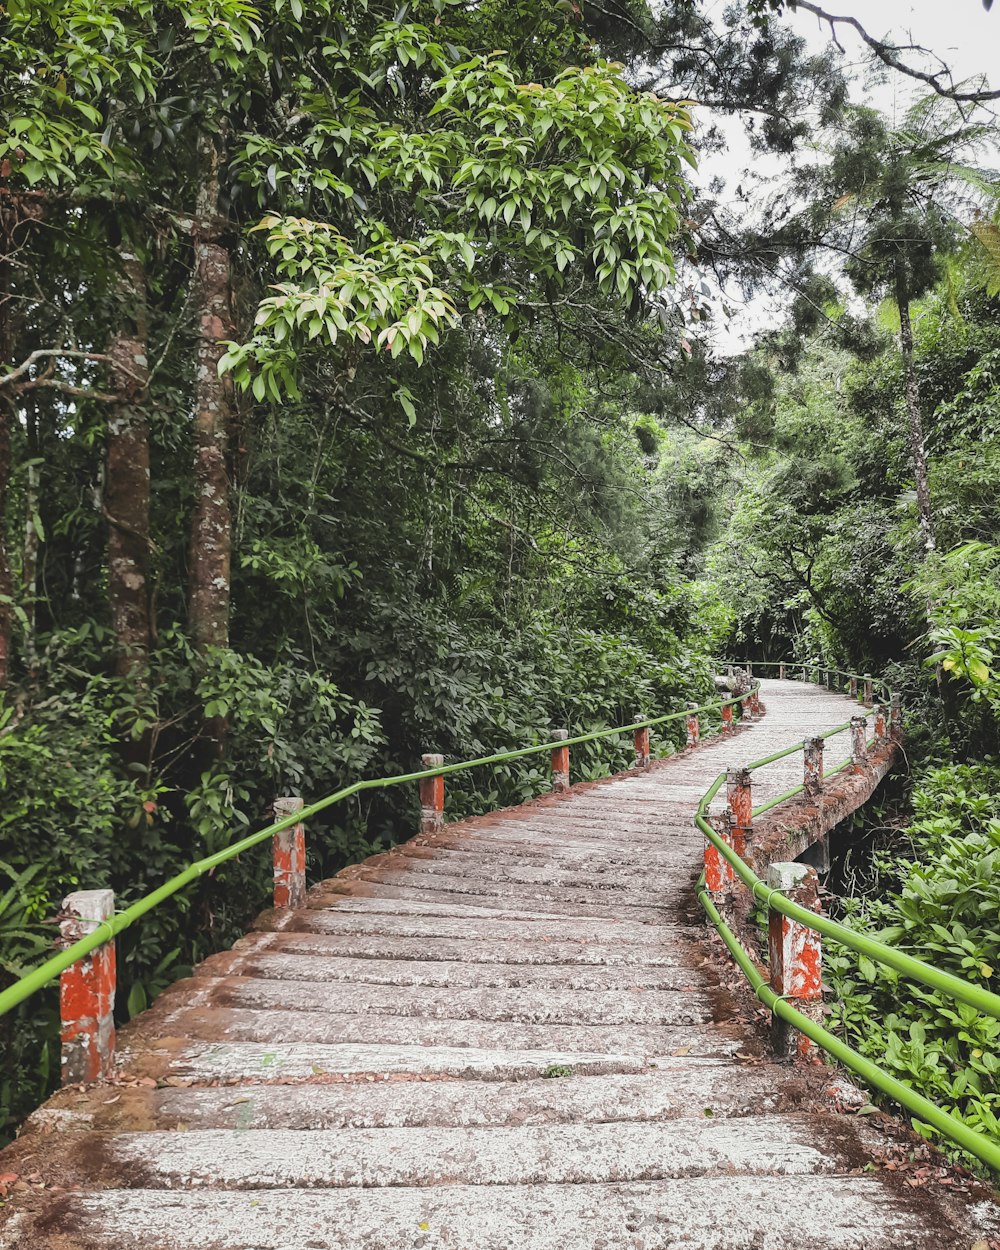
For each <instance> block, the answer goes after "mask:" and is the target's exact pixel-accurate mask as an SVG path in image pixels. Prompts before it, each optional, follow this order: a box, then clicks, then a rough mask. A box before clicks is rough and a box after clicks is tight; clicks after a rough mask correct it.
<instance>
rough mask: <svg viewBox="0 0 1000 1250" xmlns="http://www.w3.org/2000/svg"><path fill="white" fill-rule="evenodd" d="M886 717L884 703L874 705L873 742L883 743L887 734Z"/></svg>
mask: <svg viewBox="0 0 1000 1250" xmlns="http://www.w3.org/2000/svg"><path fill="white" fill-rule="evenodd" d="M887 721H888V717H887V716H886V708H885V704H884V703H876V704H875V741H876V742H885V740H886V738H887V737H888V734H887V732H886V725H887Z"/></svg>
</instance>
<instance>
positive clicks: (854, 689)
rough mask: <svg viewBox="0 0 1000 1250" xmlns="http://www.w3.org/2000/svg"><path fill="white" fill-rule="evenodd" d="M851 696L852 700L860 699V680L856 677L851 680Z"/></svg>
mask: <svg viewBox="0 0 1000 1250" xmlns="http://www.w3.org/2000/svg"><path fill="white" fill-rule="evenodd" d="M850 694H851V698H852V699H856V698H857V697H858V679H857V678H856V677H852V678H851V685H850Z"/></svg>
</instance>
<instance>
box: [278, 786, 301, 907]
mask: <svg viewBox="0 0 1000 1250" xmlns="http://www.w3.org/2000/svg"><path fill="white" fill-rule="evenodd" d="M302 807H303V803H302V800H301V799H294V798H284V799H275V800H274V819H275V820H276V821H277V820H284V819H285V817H286V816H292V815H294V814H295V812H300V811H301V810H302ZM271 844H272V849H273V851H274V905H275V907H301V906H302V905H303V903H305V901H306V827H305V825H304V824H303V823H302V821H301V820H299V821H296V822H295V824H294V825H289V826H288V828H287V829H282V830H280V831H279V832H278V833H276V834H275V835H274V837H273V838H272V839H271Z"/></svg>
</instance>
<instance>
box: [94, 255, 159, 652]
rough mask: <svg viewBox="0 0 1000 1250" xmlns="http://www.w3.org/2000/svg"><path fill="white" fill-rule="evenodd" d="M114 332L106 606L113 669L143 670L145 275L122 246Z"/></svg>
mask: <svg viewBox="0 0 1000 1250" xmlns="http://www.w3.org/2000/svg"><path fill="white" fill-rule="evenodd" d="M118 256H119V259H120V262H121V271H120V274H119V278H118V282H117V292H116V294H117V301H116V303H117V308H118V325H119V332H118V334H117V335H116V336H115V338H114V339H113V340H112V341H111V344H110V345H109V348H108V355H109V356H110V357H111V376H112V386H113V389H114V391H115V393H116V394H118V395H120V396H121V400H120V402H119V403H117V404H116V405H115V407H114V410H113V411H112V413H111V415H110V417H109V419H108V435H107V469H106V478H105V487H104V503H103V507H104V515H105V519H106V520H107V523H108V605H109V608H110V611H111V628H112V630H113V632H114V637H115V649H116V658H115V666H116V670H117V672H118V673H119V675H121V676H127V675H129V674H131V673H138V672H143V671H145V669H146V668H147V667H148V664H149V648H150V644H151V640H152V632H153V631H152V623H151V619H150V607H149V601H150V596H149V551H150V536H149V420H148V418H147V416H146V410H145V401H146V389H147V387H148V385H149V357H148V338H149V317H148V311H147V304H146V271H145V268H144V266H143V263H142V261H141V260H140V259H139V257H138V256H136V255H135V253H134V252H133V251H132V250H131V246H130V245H129V243H128V242H126V241H123V242H122V244H121V246H120V247H119V249H118Z"/></svg>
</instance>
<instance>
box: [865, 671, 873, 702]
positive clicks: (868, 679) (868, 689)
mask: <svg viewBox="0 0 1000 1250" xmlns="http://www.w3.org/2000/svg"><path fill="white" fill-rule="evenodd" d="M864 702H865V703H871V702H872V675H871V673H865V697H864Z"/></svg>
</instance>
